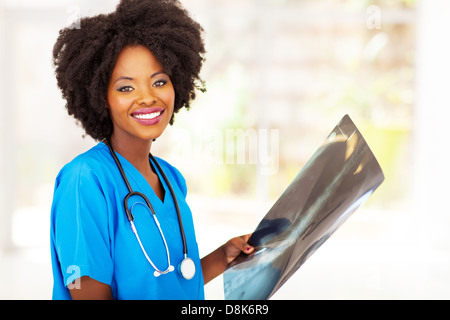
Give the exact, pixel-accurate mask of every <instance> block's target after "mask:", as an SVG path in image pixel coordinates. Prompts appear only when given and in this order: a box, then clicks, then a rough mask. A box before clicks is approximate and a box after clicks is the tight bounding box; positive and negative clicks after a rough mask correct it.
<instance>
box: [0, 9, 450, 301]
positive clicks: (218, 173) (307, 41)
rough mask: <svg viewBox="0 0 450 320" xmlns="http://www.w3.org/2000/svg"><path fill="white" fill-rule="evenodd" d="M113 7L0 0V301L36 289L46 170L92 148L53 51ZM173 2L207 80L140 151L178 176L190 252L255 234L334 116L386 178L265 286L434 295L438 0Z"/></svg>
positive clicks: (442, 22)
mask: <svg viewBox="0 0 450 320" xmlns="http://www.w3.org/2000/svg"><path fill="white" fill-rule="evenodd" d="M117 2H118V0H97V1H87V0H71V1H68V0H67V1H66V0H40V1H31V0H28V1H25V0H14V1H12V0H11V1H7V0H2V1H0V70H1V71H0V74H1V79H0V81H1V83H0V152H1V157H0V299H50V298H51V290H52V282H53V280H52V273H51V263H50V238H49V228H50V227H49V226H50V207H51V203H52V196H53V187H54V181H55V177H56V175H57V173H58V171H59V170H60V169H61V168H62V166H63V165H64V164H66V163H67V162H69V161H70V160H71V159H73V158H74V157H75V156H77V155H78V154H79V153H81V152H84V151H86V150H87V149H89V148H90V147H92V146H94V145H95V144H96V143H95V142H94V141H93V140H92V139H91V138H89V137H83V135H84V132H83V130H82V129H81V128H80V127H79V126H78V125H77V124H76V123H75V121H74V120H73V119H72V118H70V117H69V116H68V115H67V112H66V111H65V107H64V106H65V102H64V101H63V100H62V98H61V94H60V91H59V90H58V88H57V86H56V80H55V77H54V73H53V68H52V62H51V52H52V46H53V44H54V42H55V41H56V38H57V36H58V32H59V30H60V29H61V28H64V27H67V26H74V27H77V23H79V21H78V19H79V18H80V16H91V15H96V14H99V13H107V12H110V11H112V10H114V8H115V6H116V4H117ZM182 2H183V4H184V5H185V6H186V7H187V9H188V10H189V11H190V12H191V14H192V16H193V17H194V18H195V19H196V20H198V21H199V22H200V23H201V24H202V26H203V28H204V29H205V34H204V37H205V42H206V47H207V54H206V62H205V65H204V68H203V71H202V77H203V80H205V82H206V86H207V92H206V93H204V94H201V93H199V94H198V98H197V99H196V100H195V102H194V103H193V105H192V108H191V109H190V110H189V111H186V110H183V111H181V112H180V113H179V114H178V115H177V117H176V121H175V124H174V126H172V127H170V128H168V129H167V131H166V132H165V134H164V136H163V137H162V138H161V139H158V140H157V141H156V142H155V143H154V151H153V152H154V154H156V155H158V156H160V157H162V158H164V159H166V160H167V161H169V162H170V163H172V164H173V165H175V166H176V167H178V168H179V169H180V171H181V172H182V173H183V175H184V176H185V178H186V180H187V184H188V202H189V203H190V206H191V209H192V211H193V215H194V221H195V226H196V233H197V238H198V239H197V240H198V243H199V249H200V254H201V255H202V256H203V255H206V254H207V253H209V252H210V251H212V250H214V249H215V248H217V247H218V246H220V245H221V244H223V243H224V242H225V241H227V240H228V239H229V238H231V237H234V236H237V235H240V234H244V233H249V232H252V231H253V230H254V229H255V227H256V226H257V224H258V222H259V221H260V219H261V218H262V217H263V216H264V215H265V214H266V212H267V211H268V210H269V209H270V208H271V206H272V205H273V203H274V202H275V201H276V199H277V198H278V197H279V196H280V195H281V193H282V192H283V191H284V189H285V188H286V187H287V186H288V185H289V183H290V182H291V181H292V179H293V178H294V177H295V175H296V174H297V173H298V172H299V170H300V169H301V168H302V167H303V166H304V164H305V163H306V161H308V159H309V158H310V157H311V155H312V154H313V153H314V151H315V150H316V149H317V148H318V147H319V146H320V145H321V143H322V142H323V141H324V139H325V137H326V136H327V135H328V133H329V132H330V131H331V130H332V128H333V127H334V126H335V125H336V124H337V123H338V121H339V120H340V119H341V118H342V116H344V115H345V114H349V115H350V117H351V118H352V119H353V120H354V122H355V123H356V125H357V126H358V128H359V129H360V131H361V132H362V134H363V135H364V137H365V138H366V140H367V142H368V144H369V146H370V147H371V149H372V151H373V152H374V154H375V155H376V157H377V158H378V160H379V162H380V164H381V166H382V168H383V170H384V173H385V176H386V180H385V182H384V183H383V184H382V185H381V187H380V188H379V189H378V190H377V191H376V192H375V193H374V195H373V196H372V197H371V198H370V199H369V201H368V202H367V203H366V204H365V205H364V206H363V207H361V208H360V209H359V210H358V211H357V212H356V213H355V214H354V215H353V216H352V217H351V218H350V219H349V220H348V221H347V222H346V223H345V224H344V225H343V226H342V227H341V228H340V229H339V230H338V231H337V232H336V233H335V234H334V235H333V236H332V237H331V238H330V239H329V240H328V241H327V242H326V243H325V244H324V245H323V246H322V247H320V249H319V250H318V251H317V252H316V253H314V255H313V256H312V257H311V258H310V259H309V260H308V261H307V262H306V263H305V264H304V265H303V266H302V267H301V268H300V269H299V270H298V271H297V273H296V274H295V275H294V276H293V277H292V278H291V279H290V280H289V281H288V282H287V283H286V284H285V285H284V286H283V287H282V288H281V289H280V290H279V291H278V292H277V293H276V294H275V295H274V296H273V299H449V298H450V232H449V229H450V228H449V226H450V209H449V206H448V200H447V199H448V193H449V191H450V186H449V181H450V168H449V165H448V164H449V163H450V152H449V142H448V138H447V135H448V132H447V128H448V119H449V116H450V97H449V95H448V91H449V90H448V75H449V74H450V62H449V59H448V57H450V45H449V41H448V40H447V35H448V32H449V31H450V20H449V19H448V15H449V14H450V2H448V1H446V0H428V1H420V0H378V1H376V0H373V1H363V0H315V1H312V0H239V1H238V0H183V1H182ZM206 298H207V299H223V284H222V277H218V278H217V279H216V280H214V281H212V282H211V283H210V284H208V285H207V286H206Z"/></svg>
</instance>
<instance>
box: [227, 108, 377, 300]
mask: <svg viewBox="0 0 450 320" xmlns="http://www.w3.org/2000/svg"><path fill="white" fill-rule="evenodd" d="M383 180H384V175H383V172H382V170H381V168H380V165H379V164H378V162H377V160H376V159H375V156H374V155H373V153H372V152H371V150H370V149H369V146H368V145H367V143H366V141H365V140H364V138H363V137H362V135H361V133H360V132H359V131H358V129H357V128H356V126H355V125H354V123H353V122H352V120H351V119H350V117H349V116H348V115H346V116H344V118H343V119H342V120H341V121H340V122H339V124H338V125H337V126H336V127H335V128H334V130H333V131H332V132H331V133H330V135H329V136H328V138H327V139H326V140H325V142H324V143H323V144H322V146H321V147H320V148H319V149H318V150H317V151H316V152H315V153H314V155H313V156H312V157H311V159H310V160H309V161H308V163H307V164H306V165H305V167H304V168H303V169H302V170H301V171H300V172H299V173H298V175H297V176H296V177H295V179H294V180H293V181H292V182H291V184H290V185H289V186H288V188H287V189H286V190H285V191H284V193H283V194H282V195H281V197H280V198H279V199H278V200H277V201H276V203H275V204H274V205H273V207H272V208H271V209H270V210H269V212H268V213H267V214H266V216H265V217H264V218H263V220H262V221H261V222H260V223H259V225H258V226H257V228H256V230H255V231H254V233H253V235H252V237H251V238H250V242H249V243H250V244H252V245H253V246H255V251H254V253H253V254H251V255H249V256H244V255H242V256H241V257H240V259H239V260H238V262H237V263H236V264H234V265H233V266H231V267H229V268H228V269H227V270H226V271H225V273H224V275H223V281H224V293H225V299H228V300H238V299H257V300H262V299H269V298H270V297H271V296H272V295H273V294H274V293H275V292H276V291H277V290H278V289H279V288H280V287H281V286H282V285H283V284H284V283H285V282H286V281H287V280H288V279H289V278H290V277H291V276H292V274H294V272H295V271H297V270H298V268H300V266H301V265H302V264H303V263H304V262H305V261H306V260H307V259H308V258H309V257H310V256H311V255H312V254H313V253H314V252H315V251H316V250H317V249H318V248H319V247H320V246H321V245H322V244H323V243H324V242H325V241H326V240H327V239H328V238H329V237H330V236H331V235H332V234H333V232H334V231H336V229H337V228H338V227H339V226H340V225H342V223H344V221H345V220H346V219H347V218H348V217H349V216H350V215H351V214H352V213H353V212H354V211H355V210H356V209H357V208H358V207H360V206H361V205H362V204H363V203H364V202H365V201H366V200H367V199H368V198H369V197H370V195H371V194H372V193H373V192H374V191H375V189H377V188H378V186H379V185H380V184H381V183H382V182H383Z"/></svg>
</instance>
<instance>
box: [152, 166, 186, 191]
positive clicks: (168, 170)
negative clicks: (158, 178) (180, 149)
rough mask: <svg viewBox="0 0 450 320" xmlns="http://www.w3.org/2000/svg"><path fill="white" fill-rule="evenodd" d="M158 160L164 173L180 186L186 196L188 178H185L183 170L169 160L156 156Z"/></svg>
mask: <svg viewBox="0 0 450 320" xmlns="http://www.w3.org/2000/svg"><path fill="white" fill-rule="evenodd" d="M155 159H156V161H158V164H159V165H160V166H161V169H163V171H164V173H165V174H166V176H167V178H168V179H169V180H170V181H171V183H176V184H177V185H178V187H179V188H180V190H181V192H182V193H183V195H184V196H186V194H187V186H186V180H185V179H184V177H183V175H182V174H181V172H180V171H179V170H178V169H177V168H175V167H174V166H172V165H171V164H170V163H168V162H167V161H165V160H163V159H161V158H158V157H155Z"/></svg>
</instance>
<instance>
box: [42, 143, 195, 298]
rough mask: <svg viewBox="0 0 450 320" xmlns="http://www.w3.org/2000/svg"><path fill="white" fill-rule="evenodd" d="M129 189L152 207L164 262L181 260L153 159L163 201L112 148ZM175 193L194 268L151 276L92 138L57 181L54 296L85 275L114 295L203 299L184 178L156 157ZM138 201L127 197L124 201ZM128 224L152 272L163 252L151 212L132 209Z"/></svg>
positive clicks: (107, 157) (105, 158)
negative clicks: (189, 272) (188, 274)
mask: <svg viewBox="0 0 450 320" xmlns="http://www.w3.org/2000/svg"><path fill="white" fill-rule="evenodd" d="M116 155H117V157H118V159H119V161H120V163H121V164H122V166H123V169H124V171H125V174H126V176H127V178H128V180H129V182H130V185H131V187H132V188H133V190H134V191H138V192H142V193H144V194H145V195H146V196H147V197H148V199H149V200H150V202H151V203H152V206H153V208H154V210H155V212H156V215H157V217H158V219H159V222H160V225H161V229H162V231H163V233H164V236H165V237H166V241H167V245H168V249H169V253H170V259H171V261H172V264H173V265H178V264H179V263H180V262H181V261H182V260H183V258H184V255H183V242H182V237H181V234H180V227H179V224H178V218H177V213H176V209H175V205H174V201H173V199H172V196H171V193H170V191H169V189H168V186H167V184H166V182H165V181H164V179H163V178H162V177H161V173H160V172H159V171H158V169H157V167H156V166H155V164H154V163H152V167H153V168H154V169H155V170H156V173H157V174H158V176H159V179H160V181H161V183H162V186H163V188H164V199H163V201H161V199H160V198H159V197H158V196H157V195H156V194H155V192H154V191H153V189H152V188H151V186H150V185H149V184H148V182H147V180H146V179H145V178H144V176H142V174H141V173H140V172H139V171H138V170H137V169H136V168H135V167H134V166H133V165H132V164H131V163H130V162H129V161H127V160H126V159H125V158H124V157H122V156H121V155H120V154H118V153H117V152H116ZM156 160H157V161H158V163H159V164H160V166H161V168H162V170H163V171H164V173H165V174H166V176H167V178H168V179H169V182H170V184H171V185H172V188H173V190H174V193H175V195H176V197H177V200H178V204H179V208H180V213H181V218H182V221H183V227H184V232H185V236H186V242H187V247H188V252H189V256H190V258H191V259H192V260H193V261H194V263H195V266H196V269H197V272H196V274H195V276H194V278H192V279H190V280H186V279H184V278H183V277H182V276H181V275H180V274H179V273H178V272H176V271H174V272H170V273H168V274H165V275H161V276H160V277H158V278H156V277H154V275H153V272H154V269H153V268H152V267H151V265H150V264H149V263H148V261H147V259H146V258H145V256H144V254H143V252H142V251H141V248H140V246H139V244H138V242H137V240H136V238H135V236H134V234H133V231H132V230H131V227H130V224H129V222H128V219H127V217H126V214H125V210H124V207H123V200H124V197H125V195H126V194H127V193H128V190H127V187H126V185H125V183H124V182H123V179H122V177H121V175H120V172H119V170H118V169H117V166H116V164H115V162H114V160H113V158H112V156H111V154H110V153H109V150H108V147H107V146H106V145H105V144H104V143H99V144H97V145H96V146H95V147H93V148H92V149H90V150H89V151H87V152H86V153H84V154H81V155H79V156H78V157H76V158H75V159H74V160H72V161H71V162H70V163H69V164H67V165H66V166H64V168H63V169H62V170H61V171H60V173H59V174H58V176H57V178H56V183H55V191H54V198H53V205H52V213H51V256H52V268H53V277H54V287H53V298H54V299H70V293H69V290H68V289H67V285H72V286H76V285H77V281H76V279H77V278H79V277H82V276H89V277H91V278H93V279H95V280H97V281H100V282H103V283H105V284H108V285H110V286H111V290H112V293H113V297H114V298H115V299H204V285H203V275H202V272H201V265H200V257H199V253H198V246H197V242H196V238H195V231H194V224H193V219H192V214H191V211H190V209H189V206H188V205H187V203H186V193H187V189H186V182H185V180H184V178H183V176H182V175H181V174H180V172H179V171H178V170H177V169H176V168H174V167H173V166H171V165H170V164H168V163H167V162H165V161H164V160H162V159H158V158H156ZM133 201H134V202H142V200H139V199H133V200H132V199H130V205H133V204H134V202H133ZM133 215H134V218H135V221H134V223H135V226H136V228H137V230H138V232H139V235H140V238H141V241H142V244H143V246H144V247H145V250H146V251H147V253H148V255H149V257H150V258H151V259H152V261H153V262H154V263H155V265H156V266H158V268H159V269H166V268H167V255H166V249H165V246H164V243H163V241H162V239H161V235H160V232H159V230H158V228H157V226H156V225H155V222H154V221H153V218H152V217H151V213H150V210H149V209H148V208H147V207H146V206H144V205H141V204H140V203H137V204H136V205H134V206H133Z"/></svg>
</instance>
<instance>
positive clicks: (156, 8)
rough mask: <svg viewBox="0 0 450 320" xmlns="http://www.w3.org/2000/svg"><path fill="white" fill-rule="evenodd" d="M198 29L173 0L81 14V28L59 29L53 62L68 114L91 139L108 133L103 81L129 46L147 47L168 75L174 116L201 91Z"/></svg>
mask: <svg viewBox="0 0 450 320" xmlns="http://www.w3.org/2000/svg"><path fill="white" fill-rule="evenodd" d="M202 31H203V29H202V27H201V26H200V25H199V24H198V23H197V22H196V21H194V20H193V19H192V18H191V17H190V15H189V13H188V12H187V11H186V10H185V9H184V8H183V7H182V6H181V4H180V2H179V1H178V0H122V1H121V2H120V3H119V4H118V6H117V8H116V10H115V11H114V12H112V13H110V14H101V15H98V16H94V17H86V18H82V19H81V20H80V28H71V27H67V28H65V29H62V30H61V31H60V32H59V37H58V40H57V41H56V43H55V45H54V47H53V64H54V66H55V73H56V80H57V84H58V87H59V88H60V89H61V91H62V96H63V98H64V99H65V100H66V108H67V111H68V113H69V115H72V116H73V117H74V118H75V119H76V120H77V121H78V122H79V123H81V125H82V127H83V128H84V130H85V131H86V133H87V134H88V135H89V136H91V137H92V138H93V139H94V140H97V141H100V140H103V139H105V138H109V137H110V135H111V134H112V131H113V124H112V121H111V118H110V116H109V112H108V109H107V108H106V106H107V103H108V102H107V88H108V83H109V79H110V77H111V74H112V71H113V69H114V66H115V63H116V60H117V57H118V55H119V53H120V52H121V51H122V49H123V48H124V47H126V46H130V45H143V46H145V47H147V48H148V49H149V50H150V51H151V52H152V53H153V55H154V56H155V57H156V58H157V59H158V61H159V62H160V63H161V64H162V66H163V68H164V71H165V72H166V73H167V74H168V75H169V76H170V78H171V81H172V84H173V87H174V90H175V105H174V114H175V113H176V112H178V111H179V110H180V109H181V108H183V107H186V108H189V106H190V102H191V101H192V100H193V99H195V95H196V89H199V90H200V91H204V90H205V89H204V83H203V81H202V80H201V79H200V76H199V73H200V70H201V66H202V63H203V54H204V53H205V47H204V43H203V39H202ZM173 120H174V118H173V116H172V119H171V120H170V124H173Z"/></svg>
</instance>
